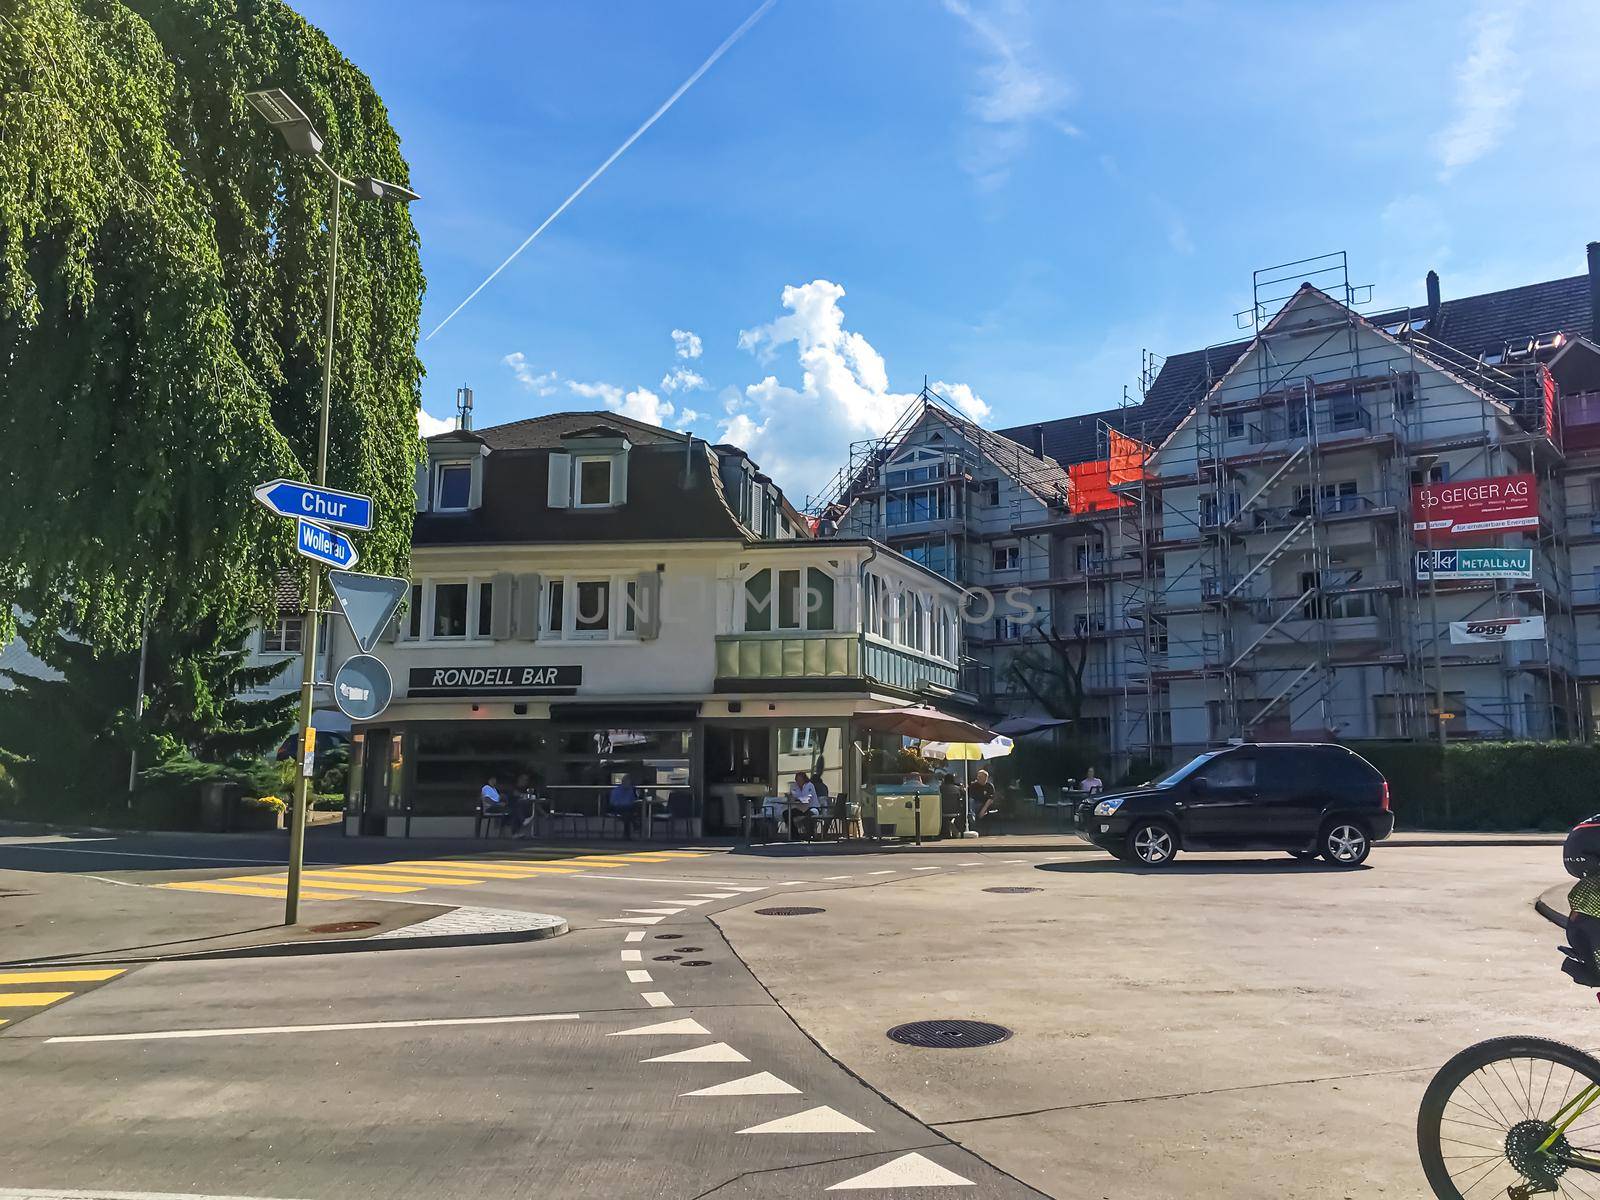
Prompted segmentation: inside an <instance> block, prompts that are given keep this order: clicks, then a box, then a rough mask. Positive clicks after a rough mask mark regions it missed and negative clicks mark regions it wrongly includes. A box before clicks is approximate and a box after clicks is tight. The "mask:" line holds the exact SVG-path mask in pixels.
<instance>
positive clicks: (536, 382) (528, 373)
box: [500, 350, 557, 396]
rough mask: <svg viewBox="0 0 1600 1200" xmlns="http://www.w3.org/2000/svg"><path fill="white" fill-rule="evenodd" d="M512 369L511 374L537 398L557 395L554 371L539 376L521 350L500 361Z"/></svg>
mask: <svg viewBox="0 0 1600 1200" xmlns="http://www.w3.org/2000/svg"><path fill="white" fill-rule="evenodd" d="M500 361H501V362H503V363H505V365H506V366H508V367H510V368H511V373H512V374H513V375H515V376H516V377H517V382H518V383H520V384H521V385H522V386H523V387H525V388H527V389H528V390H529V391H530V392H532V393H533V394H534V395H535V396H551V395H554V394H555V390H556V380H557V376H556V373H555V372H554V371H546V372H545V373H544V374H542V375H541V374H539V373H538V372H536V371H535V370H534V369H533V364H532V363H530V362H529V361H528V359H527V356H526V355H524V354H523V353H522V351H521V350H517V351H514V352H513V353H511V354H508V355H506V356H505V357H504V358H502V359H501V360H500Z"/></svg>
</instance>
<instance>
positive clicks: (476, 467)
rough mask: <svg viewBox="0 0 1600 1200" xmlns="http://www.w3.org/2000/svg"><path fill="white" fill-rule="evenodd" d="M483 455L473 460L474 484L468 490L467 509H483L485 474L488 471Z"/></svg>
mask: <svg viewBox="0 0 1600 1200" xmlns="http://www.w3.org/2000/svg"><path fill="white" fill-rule="evenodd" d="M486 469H487V468H486V465H485V459H484V457H483V455H481V454H480V455H478V457H477V458H475V459H473V460H472V483H471V485H470V486H469V487H468V489H467V507H468V508H482V507H483V473H484V471H485V470H486Z"/></svg>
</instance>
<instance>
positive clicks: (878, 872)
mask: <svg viewBox="0 0 1600 1200" xmlns="http://www.w3.org/2000/svg"><path fill="white" fill-rule="evenodd" d="M867 874H868V875H893V874H894V872H893V871H892V870H890V871H868V872H867Z"/></svg>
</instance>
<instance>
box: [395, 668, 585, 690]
mask: <svg viewBox="0 0 1600 1200" xmlns="http://www.w3.org/2000/svg"><path fill="white" fill-rule="evenodd" d="M582 685H583V668H582V667H581V666H576V665H569V666H559V667H552V666H524V665H517V666H509V667H503V666H496V667H412V668H411V673H410V675H409V676H408V678H407V682H406V695H408V696H570V695H572V693H574V692H576V691H577V690H578V688H579V687H581V686H582Z"/></svg>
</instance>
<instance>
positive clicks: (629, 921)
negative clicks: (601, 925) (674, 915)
mask: <svg viewBox="0 0 1600 1200" xmlns="http://www.w3.org/2000/svg"><path fill="white" fill-rule="evenodd" d="M600 919H601V920H602V921H604V922H605V923H606V924H607V925H659V924H661V922H662V921H664V920H666V918H665V917H601V918H600Z"/></svg>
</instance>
